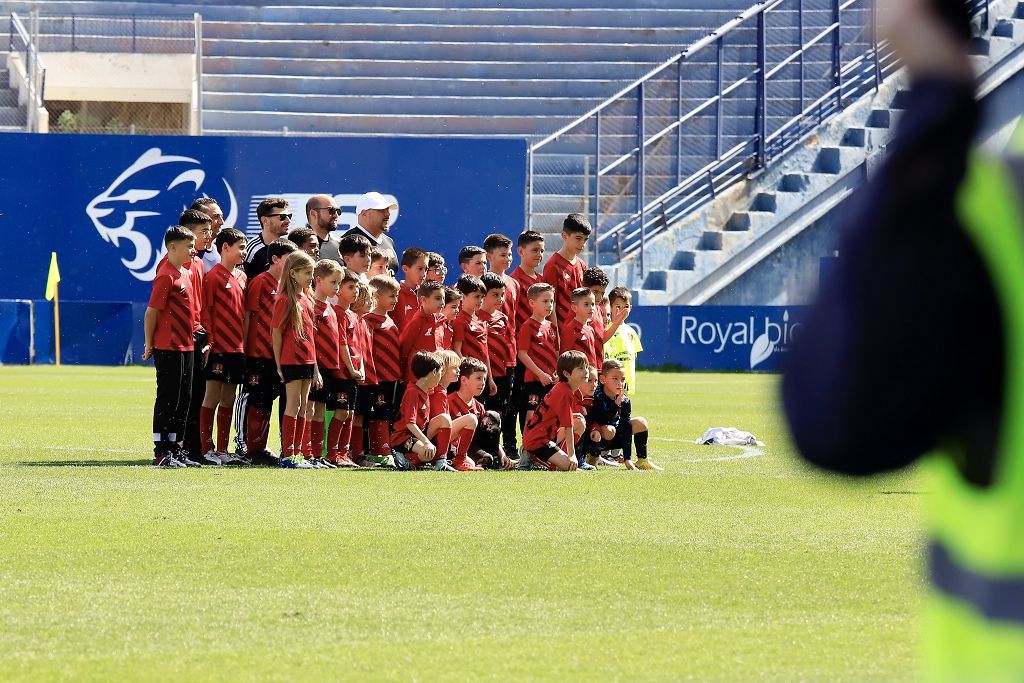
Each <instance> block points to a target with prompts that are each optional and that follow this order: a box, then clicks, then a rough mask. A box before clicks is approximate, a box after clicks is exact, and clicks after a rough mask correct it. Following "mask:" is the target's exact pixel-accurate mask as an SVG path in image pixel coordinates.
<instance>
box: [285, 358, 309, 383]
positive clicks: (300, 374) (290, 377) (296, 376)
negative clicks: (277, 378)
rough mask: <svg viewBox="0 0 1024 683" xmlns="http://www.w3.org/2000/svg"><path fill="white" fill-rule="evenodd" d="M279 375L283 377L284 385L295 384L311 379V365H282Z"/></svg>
mask: <svg viewBox="0 0 1024 683" xmlns="http://www.w3.org/2000/svg"><path fill="white" fill-rule="evenodd" d="M281 374H282V375H284V383H285V384H288V382H295V381H296V380H304V379H313V364H312V363H310V364H309V365H282V366H281Z"/></svg>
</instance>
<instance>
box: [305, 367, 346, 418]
mask: <svg viewBox="0 0 1024 683" xmlns="http://www.w3.org/2000/svg"><path fill="white" fill-rule="evenodd" d="M337 372H338V371H337V370H321V371H320V378H321V379H322V380H323V384H321V385H320V388H319V389H317V388H316V387H314V386H310V388H309V400H310V401H312V402H313V403H324V404H326V405H327V410H334V409H335V407H334V404H335V396H337V392H338V388H337V387H338V382H339V381H340V380H339V378H338V375H337V374H335V373H337Z"/></svg>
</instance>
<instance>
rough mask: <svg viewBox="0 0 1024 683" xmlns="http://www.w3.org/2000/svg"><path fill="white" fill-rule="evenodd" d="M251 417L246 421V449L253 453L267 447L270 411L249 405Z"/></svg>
mask: <svg viewBox="0 0 1024 683" xmlns="http://www.w3.org/2000/svg"><path fill="white" fill-rule="evenodd" d="M248 411H249V417H248V419H247V420H246V421H245V450H246V451H247V452H248V453H249V454H250V455H252V454H253V453H259V452H260V451H262V450H266V448H267V434H268V430H269V429H270V413H264V412H263V411H262V410H260V409H259V408H256V407H253V406H249V408H248Z"/></svg>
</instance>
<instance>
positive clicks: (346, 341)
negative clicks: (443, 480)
mask: <svg viewBox="0 0 1024 683" xmlns="http://www.w3.org/2000/svg"><path fill="white" fill-rule="evenodd" d="M293 232H295V231H293ZM589 235H590V226H589V224H588V223H587V221H586V218H585V217H583V216H581V215H578V214H573V215H570V216H568V217H567V218H566V220H565V221H564V223H563V233H562V237H563V247H562V248H561V249H560V250H559V252H558V253H556V254H554V255H552V257H551V259H550V261H549V263H548V265H547V267H546V268H545V269H544V271H541V270H540V264H541V262H542V261H543V258H544V251H545V250H544V238H543V236H542V235H540V234H539V233H536V232H533V231H525V232H524V233H522V234H521V235H520V236H519V238H518V240H517V242H516V251H517V254H518V256H519V258H520V264H519V266H518V267H517V268H516V269H515V270H513V271H512V273H511V274H508V269H509V267H510V266H511V263H512V257H511V250H512V246H513V242H512V240H510V239H509V238H507V237H505V236H503V235H499V234H492V235H489V236H488V237H487V238H486V239H485V241H484V246H483V247H476V246H467V247H464V248H463V249H462V250H461V252H460V254H459V266H460V269H461V270H462V272H463V274H462V275H461V276H460V277H459V278H458V280H457V281H456V283H455V287H445V286H444V285H443V284H442V281H443V278H444V274H445V272H446V271H445V269H444V265H443V259H441V257H440V256H439V255H436V254H433V253H431V252H426V251H424V250H422V249H419V248H416V247H413V248H410V249H407V250H405V252H404V253H403V254H402V259H401V269H402V272H403V275H404V276H405V278H404V280H403V282H401V283H399V282H398V281H397V280H395V279H394V278H393V277H391V276H390V275H388V274H386V272H385V271H386V257H385V256H384V255H383V254H382V253H378V254H375V253H374V250H373V248H372V247H371V245H370V243H369V241H368V240H366V238H365V237H362V236H356V235H353V236H349V237H346V238H343V239H342V240H341V246H340V247H339V252H340V253H341V256H342V260H343V262H344V263H345V265H344V266H341V265H338V264H337V263H336V262H334V261H329V260H324V261H320V262H315V261H314V260H313V259H312V258H311V257H310V256H309V255H308V254H307V253H306V252H305V251H303V250H299V251H296V247H297V246H298V245H299V244H300V243H302V246H303V247H304V246H306V245H305V243H304V242H308V240H305V241H303V240H302V239H299V238H302V237H304V235H302V234H297V235H295V236H294V237H293V238H291V239H290V240H284V239H282V240H278V241H277V242H275V243H272V244H271V245H269V246H268V256H269V259H270V262H271V269H270V270H269V271H268V272H267V273H264V274H262V275H260V276H257V277H256V278H254V279H253V281H252V283H249V286H248V287H245V283H244V281H240V280H241V279H240V278H238V277H237V275H235V272H236V271H235V269H234V268H233V267H232V264H234V263H235V261H241V260H244V249H245V242H244V237H243V236H242V234H241V233H239V232H238V231H235V230H231V229H228V230H224V231H222V232H221V234H220V235H219V236H218V240H217V248H218V251H219V252H220V253H221V261H222V263H221V265H219V266H218V267H215V268H214V269H212V270H211V275H210V276H208V278H207V280H208V282H207V284H206V286H205V287H203V293H202V296H201V297H197V296H196V294H195V290H196V288H195V286H194V284H193V286H192V287H191V288H189V291H190V292H193V293H192V294H190V296H192V297H193V298H194V299H195V301H194V302H193V303H192V304H191V308H190V309H189V310H190V313H191V315H192V317H193V320H195V316H196V315H197V310H198V311H203V313H202V316H201V321H202V323H203V327H204V328H205V329H206V330H207V331H208V332H209V333H210V336H209V344H210V346H211V352H212V353H211V360H212V362H211V363H208V364H207V367H206V375H207V379H208V384H207V392H206V398H205V400H204V405H203V407H202V410H201V413H200V416H201V432H202V439H203V448H202V450H201V451H200V452H202V453H203V458H204V460H205V462H207V463H209V464H243V463H247V461H246V460H243V459H239V458H237V457H236V456H232V455H229V454H228V453H227V452H226V451H227V441H228V437H229V433H230V422H231V405H232V402H233V400H234V394H235V391H236V388H237V386H238V385H239V384H240V383H244V384H245V387H246V398H247V409H246V411H245V413H246V415H247V418H246V420H245V426H246V430H245V431H246V446H247V449H246V450H247V455H248V456H249V458H251V460H252V462H253V464H273V463H279V464H280V465H282V466H284V467H293V468H301V469H309V468H333V467H339V466H342V467H354V466H358V465H363V466H376V465H381V464H398V465H406V466H408V467H420V466H424V465H431V466H433V467H435V468H437V469H455V470H458V471H472V470H477V469H482V468H483V467H508V466H510V465H511V464H512V459H510V458H509V457H508V456H509V455H510V454H511V455H512V456H513V458H515V457H518V458H519V464H520V467H524V466H525V467H528V466H529V464H530V463H531V462H532V463H533V464H534V465H539V464H542V465H543V467H545V468H554V469H575V468H581V469H590V466H592V465H593V464H594V463H595V462H602V463H608V462H609V460H607V459H605V460H602V459H600V458H601V456H602V455H607V456H608V458H610V459H614V458H615V457H616V456H618V460H619V462H621V463H622V464H624V465H625V466H626V467H627V468H633V464H632V460H633V458H632V452H633V450H634V449H635V450H636V454H637V465H636V468H637V469H659V468H658V467H657V466H656V465H653V463H650V462H649V461H648V460H647V457H646V421H644V420H643V418H634V417H632V415H631V406H630V404H629V398H628V394H629V393H631V392H633V391H635V379H634V378H635V359H636V355H637V353H638V352H639V351H640V350H641V349H642V347H641V346H640V344H639V339H638V337H637V336H636V334H635V332H634V331H633V330H632V329H631V328H629V326H627V325H623V324H622V323H623V322H624V320H625V319H626V317H627V316H628V314H629V311H630V299H629V292H628V290H624V289H622V288H616V289H614V290H612V292H611V293H610V294H609V295H608V296H607V297H605V295H604V292H605V289H606V288H607V286H608V278H607V276H606V275H605V274H604V273H603V272H602V271H601V270H600V269H598V268H590V269H586V268H585V264H584V263H583V262H582V260H581V259H580V258H579V256H580V253H581V252H582V251H583V249H584V248H585V246H586V243H587V239H588V237H589ZM168 236H169V237H168V238H169V239H170V237H171V233H170V232H168ZM290 237H291V236H290ZM179 242H180V239H178V238H175V239H174V240H172V243H174V244H178V243H179ZM285 245H287V246H285ZM168 251H169V252H170V247H168ZM186 251H187V250H186ZM175 253H176V254H177V256H181V255H182V253H186V252H185V251H183V250H182V248H179V247H175ZM186 261H187V260H186ZM185 263H186V262H184V261H183V264H185ZM382 264H383V265H382ZM488 267H489V268H490V270H488ZM168 268H172V266H170V265H169V266H168ZM182 268H184V269H185V270H184V272H185V273H186V274H188V275H189V276H190V277H191V273H190V272H189V270H188V268H189V266H188V265H187V264H185V265H183V266H182ZM221 271H223V272H221ZM165 275H166V276H167V277H165V278H163V280H161V282H163V281H165V280H167V278H170V281H171V282H178V281H180V279H181V277H180V276H181V273H179V274H178V275H179V277H178V278H174V273H171V272H167V273H165ZM165 285H166V283H165ZM574 285H575V286H574ZM154 292H155V294H154V296H155V297H156V298H155V299H154V303H162V296H163V295H161V296H157V295H156V289H155V288H154ZM335 300H336V301H337V303H336V304H334V305H333V306H332V305H331V303H330V302H331V301H335ZM204 303H205V306H204ZM151 308H153V317H154V321H155V320H156V317H157V316H159V315H160V310H161V309H158V308H156V307H151ZM204 309H205V311H204ZM165 324H167V323H165ZM194 327H195V325H194V324H193V328H194ZM154 333H155V327H154ZM193 347H194V341H193ZM606 347H607V349H609V354H610V355H609V358H608V360H607V361H606V360H605V350H606ZM243 354H244V355H243ZM580 356H582V358H583V359H584V361H585V362H584V363H583V364H582V366H580V367H577V366H578V364H579V357H580ZM425 358H430V359H433V360H437V361H438V364H439V367H438V368H436V369H437V373H436V374H437V378H436V381H435V380H434V379H433V378H432V377H431V375H432V374H434V368H433V365H434V362H433V360H431V361H428V360H425ZM567 359H569V360H567ZM567 363H568V365H567ZM414 365H415V366H416V367H415V368H414V367H413V366H414ZM606 366H607V367H606ZM591 368H595V369H594V371H593V373H591ZM596 368H601V370H600V373H599V372H598V371H597V369H596ZM599 378H600V383H601V386H600V388H597V389H596V390H595V389H594V384H595V383H597V382H598V381H599ZM620 382H621V390H618V389H617V387H618V384H617V383H620ZM162 384H163V385H165V386H168V382H167V381H164V382H162ZM561 384H566V387H568V388H569V389H571V391H570V394H571V395H572V396H571V397H570V399H569V400H566V399H565V397H564V396H561V395H562V394H565V393H566V392H565V388H566V387H561V386H560V385H561ZM282 386H283V394H284V395H283V400H282V409H283V417H282V424H281V427H282V429H281V433H282V453H281V457H280V459H276V458H274V456H273V454H272V453H271V452H270V451H269V450H268V449H267V447H266V444H267V435H268V432H269V424H270V418H271V410H272V407H273V402H274V400H275V398H277V397H278V396H279V395H280V394H281V390H282V389H281V388H282ZM414 387H415V388H416V390H413V388H414ZM556 389H557V390H558V392H557V394H556V396H555V399H552V400H548V396H549V395H550V393H551V392H553V391H555V390H556ZM410 391H411V392H412V393H411V395H409V392H410ZM421 391H425V392H426V393H427V401H426V404H427V408H426V421H425V422H423V424H422V425H419V411H420V407H419V406H420V398H421V397H420V393H421ZM158 393H159V394H161V401H160V402H159V403H160V404H161V405H162V406H165V407H163V408H161V409H160V411H159V412H160V413H161V415H162V416H163V415H164V414H170V413H176V411H177V410H178V406H177V403H175V404H174V409H173V410H172V409H170V408H169V406H170V399H169V398H168V396H169V394H168V392H167V391H163V392H158ZM407 395H408V396H407ZM478 397H479V400H478ZM406 398H408V400H406ZM563 403H564V405H563ZM555 404H557V410H553V409H552V408H550V407H547V406H554V405H555ZM542 406H545V407H544V409H543V410H541V408H542ZM612 406H614V409H613V408H612ZM623 406H625V408H623ZM563 409H567V410H568V411H569V412H568V418H566V416H565V415H564V414H563V413H564V412H565V411H564V410H563ZM332 410H333V419H331V420H330V421H329V424H327V425H325V424H324V422H325V419H327V411H332ZM156 412H157V411H155V418H154V438H155V439H158V440H159V441H160V446H159V448H158V450H159V451H160V452H159V453H156V454H155V455H157V456H164V457H169V458H170V459H171V460H175V461H177V462H178V463H184V464H189V459H188V455H187V453H183V452H182V449H181V448H180V445H175V446H169V445H168V444H167V443H166V442H167V441H168V439H167V438H166V437H167V436H168V435H170V434H174V435H175V436H176V437H177V436H178V434H177V433H176V432H171V431H170V430H168V429H167V428H166V425H167V422H168V420H167V419H166V418H164V417H161V420H160V421H161V424H162V425H163V427H162V428H161V429H157V424H156V423H157V419H156ZM538 413H542V414H540V415H538ZM187 414H188V413H187V411H186V415H187ZM215 418H216V424H217V427H218V429H217V438H216V441H214V436H213V425H214V422H215ZM556 418H557V419H556ZM563 418H564V419H563ZM175 419H176V418H175ZM410 419H412V421H411V422H409V421H406V420H410ZM171 421H172V422H173V421H174V420H173V419H172V420H171ZM517 423H518V426H519V427H520V429H521V431H522V433H523V435H524V436H523V446H524V447H523V449H518V448H517V443H516V436H517V432H516V427H517ZM552 424H557V429H556V430H555V433H553V434H550V435H548V436H550V437H551V438H550V439H549V440H550V441H551V442H552V443H554V444H555V445H556V446H557V447H558V449H559V450H558V452H560V453H562V454H563V455H566V456H567V458H566V459H565V460H562V459H560V458H559V457H554V460H553V461H552V457H551V456H557V452H548V451H549V450H550V449H547V447H546V445H545V444H540V442H539V437H538V434H539V432H537V431H536V430H537V429H538V428H539V425H544V428H545V429H548V427H550V426H551V425H552ZM410 425H419V431H420V432H421V433H417V430H416V429H412V428H411V427H410ZM161 433H164V436H163V437H160V434H161ZM528 433H529V434H531V437H530V439H529V442H527V438H526V435H527V434H528ZM545 434H546V432H545ZM410 440H411V441H410ZM502 441H504V447H502V443H501V442H502ZM641 442H642V443H641ZM175 443H177V442H175ZM325 443H326V449H325V448H324V445H325ZM538 444H539V445H538ZM542 446H543V448H541V447H542ZM538 450H542V451H543V452H541V453H539V454H538V452H537V451H538ZM322 453H326V457H321V454H322ZM570 455H571V456H572V457H571V458H569V457H568V456H570ZM159 460H161V458H160V457H158V458H157V460H155V462H157V461H159ZM569 460H573V461H574V463H575V464H571V463H569ZM552 463H553V464H552ZM191 464H196V463H191ZM570 465H571V466H570ZM169 466H173V465H169Z"/></svg>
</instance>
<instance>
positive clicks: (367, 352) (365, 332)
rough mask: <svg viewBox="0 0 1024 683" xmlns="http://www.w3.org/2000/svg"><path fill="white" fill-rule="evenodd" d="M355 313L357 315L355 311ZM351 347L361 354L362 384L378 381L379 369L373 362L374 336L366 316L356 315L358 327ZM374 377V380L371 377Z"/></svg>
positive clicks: (351, 341)
mask: <svg viewBox="0 0 1024 683" xmlns="http://www.w3.org/2000/svg"><path fill="white" fill-rule="evenodd" d="M353 315H356V314H354V313H353ZM349 346H350V348H354V349H356V352H357V353H358V354H359V366H357V367H360V366H361V367H362V370H363V381H362V382H361V385H362V386H366V385H369V384H376V383H377V379H376V377H377V370H376V365H375V364H374V362H373V337H372V335H371V333H370V326H369V325H368V324H367V323H366V320H365V319H364V318H360V317H359V316H358V315H356V328H355V330H353V331H352V338H351V339H350V340H349ZM371 377H373V380H371V379H370V378H371Z"/></svg>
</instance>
